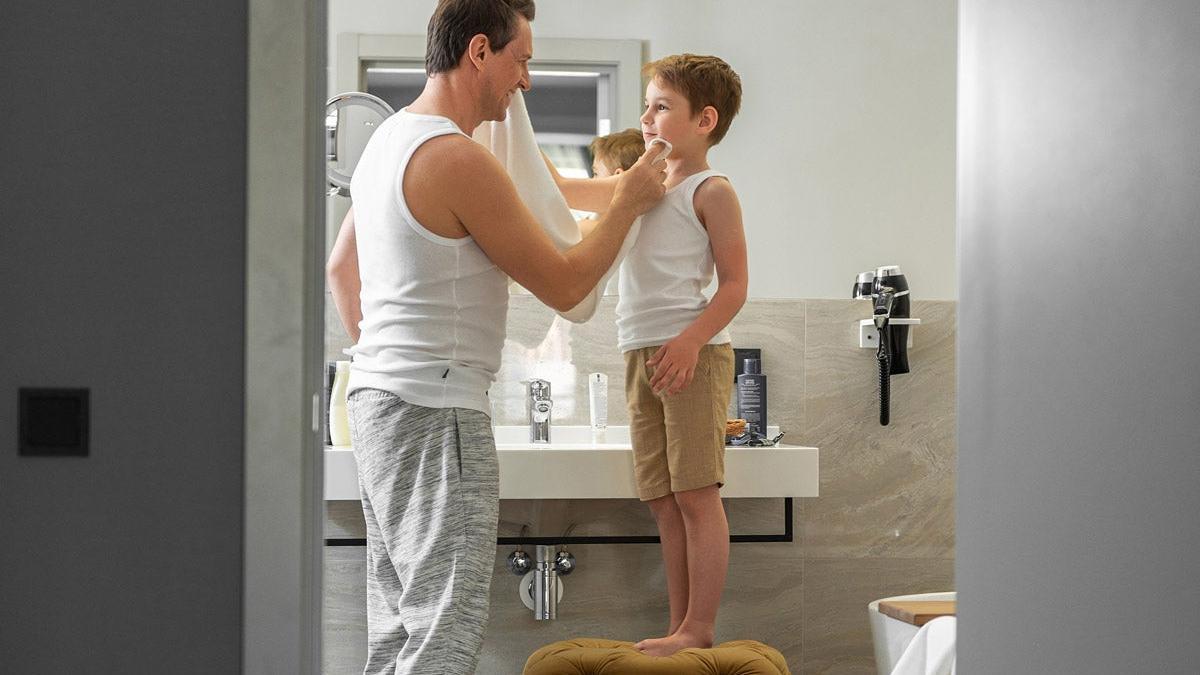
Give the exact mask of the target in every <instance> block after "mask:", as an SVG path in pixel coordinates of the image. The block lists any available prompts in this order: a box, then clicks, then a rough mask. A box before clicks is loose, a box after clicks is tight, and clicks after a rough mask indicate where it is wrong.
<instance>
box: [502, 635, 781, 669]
mask: <svg viewBox="0 0 1200 675" xmlns="http://www.w3.org/2000/svg"><path fill="white" fill-rule="evenodd" d="M523 673H524V675H691V674H693V673H694V674H695V675H791V672H790V671H789V670H788V667H787V662H786V661H784V660H783V655H782V654H780V653H779V651H778V650H776V649H773V648H771V647H768V646H766V645H764V644H763V643H761V642H756V641H754V640H737V641H734V642H726V643H724V644H719V645H717V646H715V647H713V648H711V649H683V650H680V651H678V652H675V653H674V654H672V655H671V656H647V655H646V654H643V653H641V652H639V651H638V650H636V649H634V647H633V643H632V642H617V641H616V640H601V639H598V638H576V639H574V640H563V641H562V642H554V643H552V644H548V645H546V646H545V647H542V648H541V649H539V650H537V651H536V652H534V653H533V654H531V655H530V657H529V660H528V661H526V662H525V670H524V671H523Z"/></svg>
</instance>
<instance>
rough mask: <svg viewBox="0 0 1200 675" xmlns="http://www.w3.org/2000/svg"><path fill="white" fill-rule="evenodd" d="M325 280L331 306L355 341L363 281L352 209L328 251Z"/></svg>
mask: <svg viewBox="0 0 1200 675" xmlns="http://www.w3.org/2000/svg"><path fill="white" fill-rule="evenodd" d="M325 280H326V281H327V282H328V284H329V291H330V294H331V295H332V296H333V305H334V307H336V308H337V313H338V317H339V318H341V320H342V326H343V327H344V328H345V329H346V334H347V335H349V336H350V339H351V340H352V341H354V342H355V343H357V342H358V338H359V328H358V324H359V322H361V321H362V305H361V304H360V303H361V301H360V299H359V295H358V294H359V291H361V290H362V280H361V279H359V276H358V248H357V243H356V239H355V236H354V208H353V207H351V208H350V211H349V212H347V213H346V218H345V219H344V220H342V228H341V229H340V230H338V236H337V240H336V241H334V243H333V250H332V251H331V252H330V253H329V262H327V263H326V264H325Z"/></svg>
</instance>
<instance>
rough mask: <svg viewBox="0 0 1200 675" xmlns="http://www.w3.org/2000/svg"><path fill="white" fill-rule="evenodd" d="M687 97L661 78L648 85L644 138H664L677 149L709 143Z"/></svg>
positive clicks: (645, 139) (647, 140)
mask: <svg viewBox="0 0 1200 675" xmlns="http://www.w3.org/2000/svg"><path fill="white" fill-rule="evenodd" d="M699 121H700V119H699V116H694V115H693V114H692V106H691V104H690V103H688V100H687V97H685V96H684V95H683V94H680V93H679V92H677V91H675V90H674V89H672V88H671V87H670V86H669V85H667V84H666V83H665V82H663V81H662V80H660V79H658V78H654V79H653V80H651V81H650V83H649V84H647V85H646V112H644V113H642V119H641V122H642V140H644V141H646V143H650V141H652V140H654V139H655V138H656V137H657V138H662V139H663V140H665V141H668V142H670V143H671V145H672V146H674V147H675V148H678V149H684V148H689V147H691V146H693V145H699V146H706V145H707V140H706V138H707V136H708V134H707V132H706V131H703V130H701V129H700V128H699V127H698V122H699Z"/></svg>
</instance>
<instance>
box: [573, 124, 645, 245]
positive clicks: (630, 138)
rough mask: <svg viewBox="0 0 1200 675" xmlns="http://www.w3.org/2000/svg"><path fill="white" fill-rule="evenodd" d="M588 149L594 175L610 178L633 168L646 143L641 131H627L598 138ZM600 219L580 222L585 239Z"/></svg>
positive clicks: (597, 216)
mask: <svg viewBox="0 0 1200 675" xmlns="http://www.w3.org/2000/svg"><path fill="white" fill-rule="evenodd" d="M588 149H589V150H591V151H592V174H593V175H594V176H595V177H596V178H608V177H609V176H615V175H617V174H619V173H621V172H622V171H626V170H628V169H629V167H631V166H633V165H634V163H635V162H637V161H638V158H639V157H641V156H642V153H644V152H646V142H645V141H643V140H642V132H641V131H638V130H637V129H626V130H624V131H618V132H616V133H612V134H609V135H607V136H597V137H596V138H595V140H593V141H592V144H591V145H589V146H588ZM556 173H557V172H556ZM599 217H600V214H596V217H595V218H584V219H583V220H581V221H579V231H580V233H581V234H583V236H585V237H586V236H588V235H589V234H591V232H592V230H593V229H595V227H596V218H599Z"/></svg>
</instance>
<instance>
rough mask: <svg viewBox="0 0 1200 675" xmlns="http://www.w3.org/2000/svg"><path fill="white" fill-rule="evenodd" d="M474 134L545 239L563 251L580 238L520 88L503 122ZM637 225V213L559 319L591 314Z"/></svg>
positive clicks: (577, 320)
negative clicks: (594, 280)
mask: <svg viewBox="0 0 1200 675" xmlns="http://www.w3.org/2000/svg"><path fill="white" fill-rule="evenodd" d="M473 137H474V139H475V140H476V141H477V142H478V143H480V144H482V145H483V146H484V147H485V148H487V149H489V150H491V151H492V154H493V155H495V156H496V159H498V160H500V164H502V165H503V166H504V168H505V169H507V170H508V175H509V176H510V177H512V181H513V183H514V184H515V185H516V186H517V193H518V194H519V195H520V196H521V200H522V201H524V202H525V205H526V206H528V207H529V210H530V211H532V212H533V216H534V218H535V219H537V222H538V223H539V224H540V225H541V226H542V229H544V230H545V231H546V234H548V235H550V240H551V241H553V242H554V245H555V246H557V247H558V250H560V251H565V250H567V249H568V248H571V247H572V246H574V245H575V244H578V243H579V242H580V241H581V240H582V239H583V235H582V234H580V232H579V223H577V222H576V221H575V217H574V216H573V215H571V209H570V208H568V207H567V202H566V200H565V199H563V196H562V193H561V192H559V191H558V186H557V185H555V184H554V178H553V177H552V176H551V175H550V169H548V168H547V167H546V163H545V162H544V161H543V160H542V155H541V151H540V150H538V146H537V141H535V140H534V137H533V124H532V123H531V122H530V121H529V111H528V110H526V108H525V98H524V97H523V96H522V95H521V92H520V91H518V92H516V93H514V94H513V97H512V102H511V103H509V106H508V116H507V118H505V120H504V121H502V122H484V123H483V124H481V125H479V128H477V129H476V130H475V133H474V135H473ZM640 227H641V218H638V219H637V220H635V221H634V222H633V226H632V227H630V228H629V234H627V235H625V242H624V243H623V244H622V245H621V250H620V251H619V252H618V253H617V257H616V259H615V260H614V261H613V264H612V267H610V268H609V270H608V271H607V272H605V273H604V276H603V277H602V278H601V279H600V283H599V284H597V285H596V287H595V288H594V289H592V292H591V293H589V294H588V296H587V297H586V298H584V299H583V301H582V302H580V303H579V304H578V305H575V306H574V307H572V308H571V309H569V310H568V311H566V312H559V314H560V315H561V316H562V317H563V318H564V319H567V320H568V321H571V322H573V323H583V322H585V321H587V320H588V319H590V318H592V316H593V315H594V314H595V313H596V308H597V307H598V306H599V305H600V296H602V295H603V294H604V287H605V285H606V284H607V283H608V280H609V278H611V277H612V275H613V273H614V272H616V271H617V268H618V267H620V265H621V261H622V260H624V259H625V254H626V253H628V252H629V249H631V248H633V243H634V241H636V240H637V233H638V229H639V228H640Z"/></svg>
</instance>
